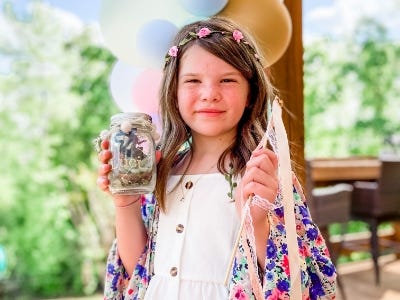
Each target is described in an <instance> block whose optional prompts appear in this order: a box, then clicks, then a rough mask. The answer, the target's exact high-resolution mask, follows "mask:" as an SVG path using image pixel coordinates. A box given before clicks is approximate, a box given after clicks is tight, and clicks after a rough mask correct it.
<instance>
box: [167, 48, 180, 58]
mask: <svg viewBox="0 0 400 300" xmlns="http://www.w3.org/2000/svg"><path fill="white" fill-rule="evenodd" d="M168 55H169V56H172V57H177V56H178V47H177V46H172V47H171V48H169V50H168Z"/></svg>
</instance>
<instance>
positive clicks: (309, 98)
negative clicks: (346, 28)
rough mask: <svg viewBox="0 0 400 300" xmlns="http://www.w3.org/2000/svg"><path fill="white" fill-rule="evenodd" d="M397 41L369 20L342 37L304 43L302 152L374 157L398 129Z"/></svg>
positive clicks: (316, 155) (399, 91) (363, 21)
mask: <svg viewBox="0 0 400 300" xmlns="http://www.w3.org/2000/svg"><path fill="white" fill-rule="evenodd" d="M398 54H399V45H398V44H396V43H395V42H393V41H389V40H388V38H387V34H386V30H385V28H384V27H382V26H381V25H380V24H378V23H376V22H375V21H374V20H371V19H364V20H362V21H361V22H360V24H359V26H358V27H357V30H356V31H355V32H354V33H353V34H352V35H351V36H350V37H349V39H348V40H344V41H337V40H330V39H324V40H320V41H315V42H313V43H312V44H309V45H307V46H306V47H305V55H304V82H305V137H306V143H305V144H306V149H305V150H306V151H305V152H306V156H307V157H309V158H310V157H330V156H332V157H340V156H351V155H361V156H377V155H379V154H380V153H381V152H383V151H384V148H383V147H384V143H383V142H384V140H385V139H386V138H387V137H388V136H391V135H393V134H394V133H396V132H399V130H400V125H399V122H398V120H399V118H400V106H399V105H398V97H399V93H400V86H399V75H398V69H399V64H400V63H399V60H398Z"/></svg>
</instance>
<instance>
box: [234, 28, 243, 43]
mask: <svg viewBox="0 0 400 300" xmlns="http://www.w3.org/2000/svg"><path fill="white" fill-rule="evenodd" d="M232 36H233V39H234V40H235V41H236V42H238V43H240V40H241V39H242V38H243V33H242V32H241V31H239V30H234V31H233V33H232Z"/></svg>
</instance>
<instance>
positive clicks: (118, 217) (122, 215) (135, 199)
mask: <svg viewBox="0 0 400 300" xmlns="http://www.w3.org/2000/svg"><path fill="white" fill-rule="evenodd" d="M121 198H123V199H121ZM140 200H141V196H139V195H133V196H122V197H121V196H115V197H114V203H115V231H116V237H117V242H118V252H119V256H120V258H121V260H122V263H123V265H124V267H125V270H126V272H127V273H128V274H132V273H133V270H134V269H135V266H136V264H137V261H138V259H139V257H140V255H141V254H142V253H143V249H144V247H145V244H146V241H147V233H146V230H145V227H144V224H143V220H142V213H141V201H140Z"/></svg>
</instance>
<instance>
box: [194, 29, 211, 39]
mask: <svg viewBox="0 0 400 300" xmlns="http://www.w3.org/2000/svg"><path fill="white" fill-rule="evenodd" d="M210 33H211V30H210V29H208V28H207V27H203V28H201V29H200V30H199V32H198V33H197V36H198V37H199V38H203V37H206V36H208V35H210Z"/></svg>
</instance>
